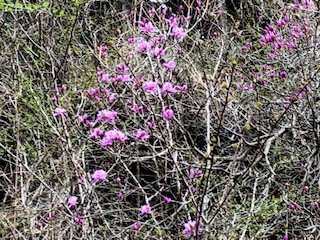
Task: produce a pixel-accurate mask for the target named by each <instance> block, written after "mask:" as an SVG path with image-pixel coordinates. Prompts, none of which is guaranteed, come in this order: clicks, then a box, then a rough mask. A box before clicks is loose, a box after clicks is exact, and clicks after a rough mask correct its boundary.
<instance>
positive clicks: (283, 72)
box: [280, 70, 287, 78]
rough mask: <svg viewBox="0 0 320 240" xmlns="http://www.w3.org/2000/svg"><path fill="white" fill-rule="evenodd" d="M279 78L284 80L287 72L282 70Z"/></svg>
mask: <svg viewBox="0 0 320 240" xmlns="http://www.w3.org/2000/svg"><path fill="white" fill-rule="evenodd" d="M280 76H281V77H282V78H286V77H287V72H286V71H285V70H282V71H281V72H280Z"/></svg>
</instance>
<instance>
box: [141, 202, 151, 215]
mask: <svg viewBox="0 0 320 240" xmlns="http://www.w3.org/2000/svg"><path fill="white" fill-rule="evenodd" d="M150 214H151V207H150V205H149V204H146V205H143V206H141V208H140V213H139V215H141V216H144V215H150Z"/></svg>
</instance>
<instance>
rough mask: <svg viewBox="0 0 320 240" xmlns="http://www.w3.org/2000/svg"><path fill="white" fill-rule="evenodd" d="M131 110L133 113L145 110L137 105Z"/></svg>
mask: <svg viewBox="0 0 320 240" xmlns="http://www.w3.org/2000/svg"><path fill="white" fill-rule="evenodd" d="M131 110H132V111H133V112H139V111H141V110H143V106H139V105H136V104H135V105H133V106H132V108H131Z"/></svg>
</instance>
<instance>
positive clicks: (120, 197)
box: [117, 192, 124, 200]
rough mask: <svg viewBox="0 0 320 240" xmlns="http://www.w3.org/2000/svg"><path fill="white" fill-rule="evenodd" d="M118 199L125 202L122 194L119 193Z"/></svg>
mask: <svg viewBox="0 0 320 240" xmlns="http://www.w3.org/2000/svg"><path fill="white" fill-rule="evenodd" d="M117 198H118V199H119V200H123V198H124V194H123V193H122V192H119V193H118V195H117Z"/></svg>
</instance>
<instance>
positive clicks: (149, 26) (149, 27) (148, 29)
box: [140, 22, 156, 34]
mask: <svg viewBox="0 0 320 240" xmlns="http://www.w3.org/2000/svg"><path fill="white" fill-rule="evenodd" d="M140 31H141V32H142V33H144V34H148V33H153V32H155V31H156V28H155V27H154V26H153V25H152V23H151V22H147V23H145V24H144V26H141V27H140Z"/></svg>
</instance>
